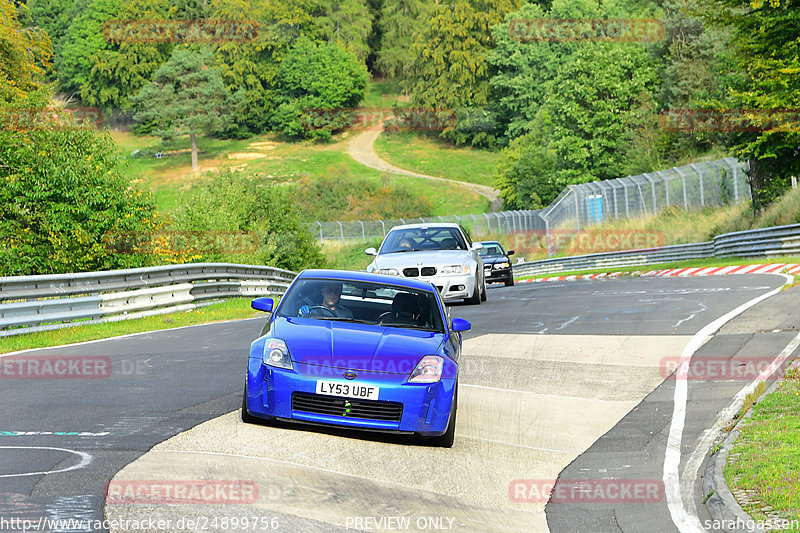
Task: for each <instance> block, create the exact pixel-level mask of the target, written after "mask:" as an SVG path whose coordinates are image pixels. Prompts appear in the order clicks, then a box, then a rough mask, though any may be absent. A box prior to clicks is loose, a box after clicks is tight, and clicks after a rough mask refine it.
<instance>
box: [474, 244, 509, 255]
mask: <svg viewBox="0 0 800 533" xmlns="http://www.w3.org/2000/svg"><path fill="white" fill-rule="evenodd" d="M478 253H479V254H481V255H503V249H502V248H500V245H499V244H494V243H486V244H484V245H483V248H481V249H480V250H478Z"/></svg>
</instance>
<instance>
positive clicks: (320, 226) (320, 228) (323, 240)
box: [317, 222, 325, 242]
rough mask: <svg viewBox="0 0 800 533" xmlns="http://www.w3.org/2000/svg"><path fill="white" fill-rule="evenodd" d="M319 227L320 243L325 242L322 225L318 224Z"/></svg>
mask: <svg viewBox="0 0 800 533" xmlns="http://www.w3.org/2000/svg"><path fill="white" fill-rule="evenodd" d="M317 226H319V242H325V237H323V236H322V223H321V222H317Z"/></svg>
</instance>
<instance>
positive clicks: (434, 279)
mask: <svg viewBox="0 0 800 533" xmlns="http://www.w3.org/2000/svg"><path fill="white" fill-rule="evenodd" d="M481 247H482V245H481V244H480V243H474V244H473V242H472V241H471V240H470V238H469V235H467V232H466V231H464V228H462V227H461V226H459V225H458V224H452V223H444V222H443V223H432V224H406V225H405V226H395V227H394V228H392V229H391V230H390V231H389V233H388V234H387V235H386V238H385V239H384V240H383V243H382V244H381V247H380V249H378V250H375V248H367V249H366V250H364V252H365V253H366V254H367V255H372V256H375V259H374V260H373V261H372V263H370V264H369V266H368V267H367V272H374V273H377V274H389V275H392V276H404V277H407V278H416V279H420V280H422V281H430V282H431V283H433V284H434V285H435V286H436V288H437V289H439V292H440V293H441V295H442V298H443V299H445V300H453V299H457V298H464V300H465V301H466V302H467V303H470V304H479V303H481V302H482V301H485V300H486V280H485V279H484V277H483V260H482V259H481V256H480V254H479V253H478V250H480V249H481Z"/></svg>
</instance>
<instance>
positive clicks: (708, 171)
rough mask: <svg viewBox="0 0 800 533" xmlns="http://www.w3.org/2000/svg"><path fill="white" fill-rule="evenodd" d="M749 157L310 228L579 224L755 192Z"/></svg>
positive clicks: (503, 228)
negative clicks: (449, 211) (518, 203)
mask: <svg viewBox="0 0 800 533" xmlns="http://www.w3.org/2000/svg"><path fill="white" fill-rule="evenodd" d="M747 168H748V167H747V163H746V162H742V161H738V160H736V159H735V158H732V157H728V158H725V159H720V160H717V161H706V162H702V163H694V164H690V165H686V166H682V167H673V168H671V169H667V170H660V171H658V172H648V173H645V174H639V175H636V176H627V177H625V178H617V179H613V180H605V181H595V182H590V183H582V184H580V185H570V186H568V187H567V188H565V189H564V190H563V191H562V192H561V194H560V195H559V196H558V197H557V198H556V199H555V200H554V201H553V203H552V204H550V206H548V207H546V208H544V209H540V210H528V211H500V212H496V213H481V214H477V215H449V216H435V217H417V218H405V219H402V218H401V219H393V220H355V221H332V222H321V221H317V222H313V223H311V224H310V225H309V231H311V233H312V234H313V235H314V236H315V238H316V239H317V240H318V241H320V242H331V241H333V242H339V243H341V244H344V243H347V242H361V243H366V242H367V240H372V239H382V238H383V237H385V236H386V233H387V232H388V231H389V230H390V229H392V228H393V227H395V226H399V225H402V224H413V223H436V222H455V223H458V224H461V225H462V226H464V228H466V229H467V230H469V231H470V233H471V235H472V237H474V238H479V237H482V236H488V235H504V234H510V233H516V232H520V231H543V232H544V233H545V234H549V233H550V231H551V230H557V229H558V230H562V229H575V230H577V231H580V229H581V228H585V227H587V226H591V225H596V224H600V223H602V222H605V221H608V220H616V219H619V218H630V217H641V216H646V215H655V214H657V213H658V212H659V211H661V210H663V209H665V208H667V207H670V206H679V207H682V208H684V209H687V210H688V209H698V208H701V207H705V206H717V205H725V204H730V203H736V202H739V201H742V200H746V199H749V198H750V186H749V184H748V181H747Z"/></svg>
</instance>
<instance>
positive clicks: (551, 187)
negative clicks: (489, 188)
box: [495, 133, 568, 209]
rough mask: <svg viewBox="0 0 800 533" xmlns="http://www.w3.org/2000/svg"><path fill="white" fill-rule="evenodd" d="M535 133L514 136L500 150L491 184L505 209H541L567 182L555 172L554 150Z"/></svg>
mask: <svg viewBox="0 0 800 533" xmlns="http://www.w3.org/2000/svg"><path fill="white" fill-rule="evenodd" d="M538 135H539V134H537V133H528V134H526V135H523V136H521V137H517V138H516V139H514V140H512V141H511V143H510V144H509V145H508V147H507V148H506V149H504V150H503V157H502V158H501V159H500V163H499V164H498V169H497V178H496V179H495V187H497V189H498V190H499V191H500V196H501V197H502V198H503V206H504V207H505V208H506V209H542V208H544V207H546V206H547V205H549V204H550V202H552V201H553V200H554V199H555V198H556V196H558V194H559V193H560V192H561V191H562V190H563V188H564V187H565V186H567V185H568V181H567V180H566V179H564V177H563V176H562V175H559V173H558V172H557V163H558V158H557V157H556V153H555V151H554V150H552V149H550V148H548V147H547V146H546V145H545V143H544V142H543V140H542V139H541V138H539V137H538Z"/></svg>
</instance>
